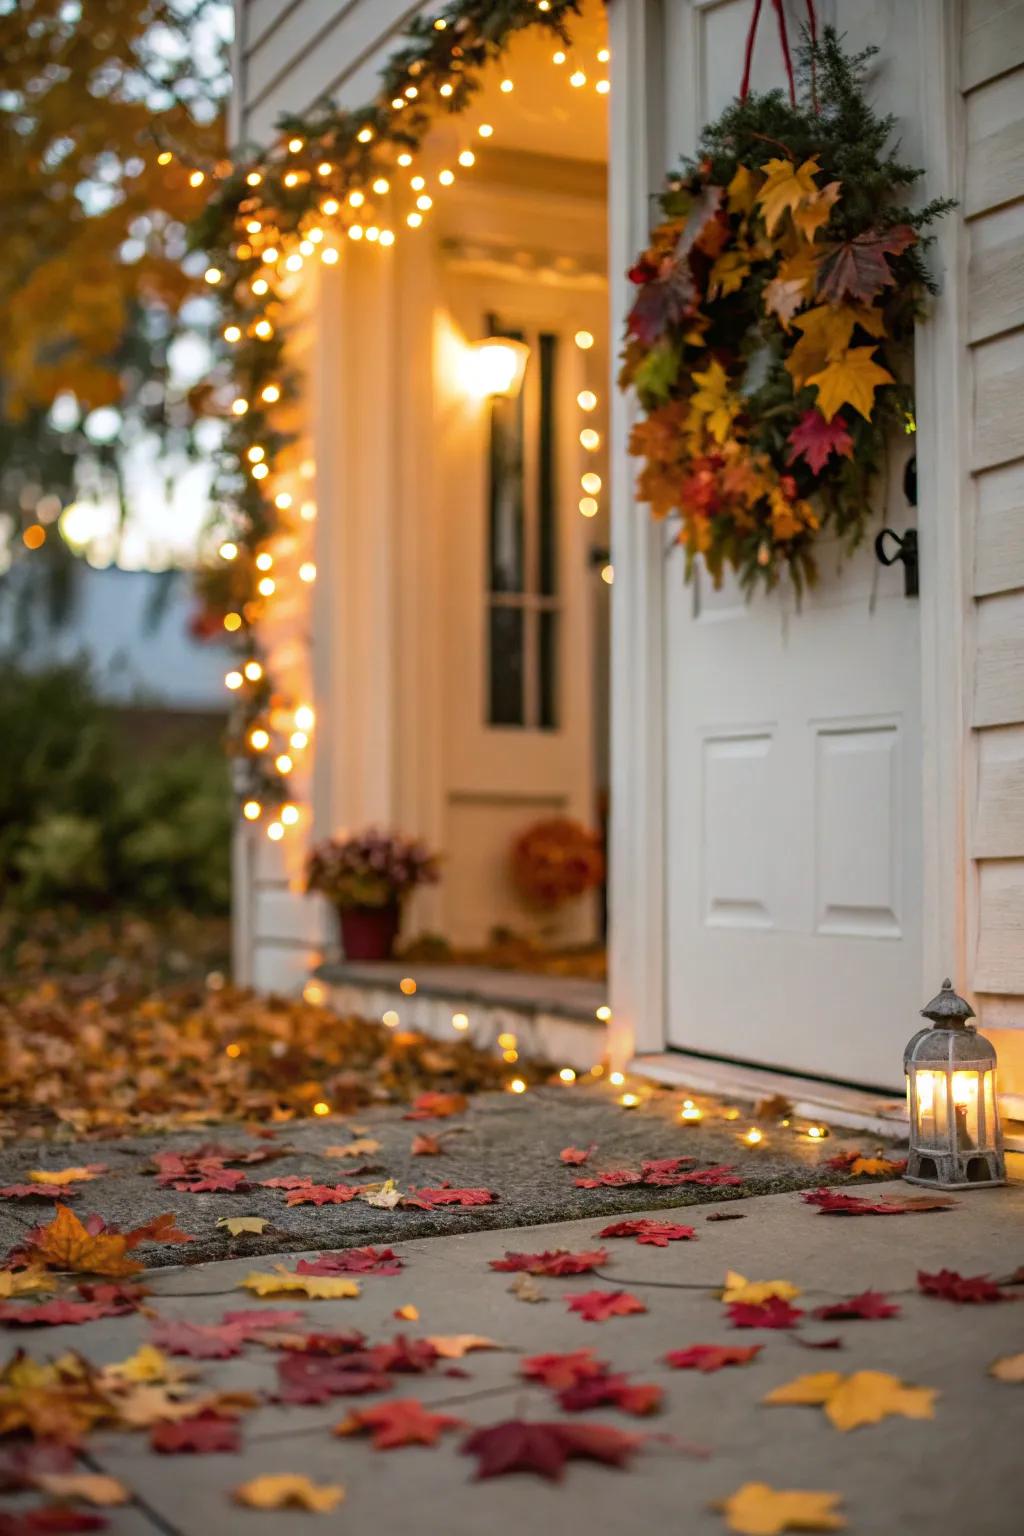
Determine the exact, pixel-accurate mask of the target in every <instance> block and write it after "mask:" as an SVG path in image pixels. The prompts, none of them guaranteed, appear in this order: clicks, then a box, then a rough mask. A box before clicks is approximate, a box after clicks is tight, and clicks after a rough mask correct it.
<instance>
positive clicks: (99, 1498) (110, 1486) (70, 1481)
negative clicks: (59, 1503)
mask: <svg viewBox="0 0 1024 1536" xmlns="http://www.w3.org/2000/svg"><path fill="white" fill-rule="evenodd" d="M32 1483H33V1486H34V1487H36V1488H39V1489H40V1490H41V1491H42V1492H43V1493H49V1494H52V1495H53V1497H54V1498H55V1499H82V1500H84V1502H85V1503H86V1504H98V1505H100V1506H101V1507H103V1508H109V1507H112V1506H113V1505H115V1504H129V1503H130V1502H131V1497H132V1496H131V1494H130V1493H129V1491H128V1489H127V1488H126V1487H125V1485H124V1483H121V1482H119V1481H118V1480H117V1478H116V1477H107V1476H106V1475H105V1474H104V1473H102V1472H81V1473H78V1472H69V1473H67V1474H63V1473H56V1472H51V1473H46V1472H44V1473H37V1474H36V1475H35V1476H34V1477H33V1478H32Z"/></svg>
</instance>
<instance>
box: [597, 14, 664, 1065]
mask: <svg viewBox="0 0 1024 1536" xmlns="http://www.w3.org/2000/svg"><path fill="white" fill-rule="evenodd" d="M608 26H609V43H610V46H611V51H612V65H611V69H612V91H611V98H610V99H611V134H610V150H609V191H608V207H609V224H610V228H609V264H610V292H611V316H610V337H611V339H612V343H613V346H612V348H611V350H612V353H613V355H614V343H615V341H616V340H617V338H618V337H619V336H620V335H621V334H622V328H623V324H624V321H625V316H626V313H627V311H628V308H629V302H630V295H629V286H630V285H629V281H628V279H627V277H626V272H627V271H628V268H629V266H630V264H631V262H632V260H633V255H634V253H635V251H636V250H637V249H639V248H640V247H641V246H642V245H643V243H644V242H645V241H646V239H647V235H648V233H649V222H650V221H649V202H648V199H649V196H650V194H651V193H652V192H653V191H654V190H656V188H657V187H658V186H659V185H660V182H661V177H662V174H663V171H664V163H663V155H664V149H663V144H662V138H661V132H660V129H661V123H662V118H663V101H662V92H661V89H660V83H661V80H662V56H661V41H662V28H661V6H660V4H659V3H657V0H614V3H613V4H611V6H610V7H609V12H608ZM609 387H610V391H611V396H612V413H611V419H612V432H611V440H612V453H611V465H610V477H611V485H612V564H613V566H614V568H615V584H614V586H613V587H612V624H611V718H612V722H613V724H612V742H611V828H610V836H609V843H610V888H609V907H610V913H611V929H610V936H609V969H610V997H611V1007H612V1024H611V1027H610V1030H609V1051H610V1054H611V1056H612V1058H613V1060H614V1061H615V1063H616V1065H621V1064H623V1063H624V1062H625V1061H626V1060H628V1059H629V1057H630V1056H631V1055H632V1054H633V1052H634V1051H637V1050H641V1051H642V1050H652V1049H658V1048H660V1046H661V1044H662V1040H663V1028H664V1013H665V965H664V956H665V939H666V935H665V918H666V907H665V888H664V841H665V839H664V826H665V805H664V746H663V732H664V714H665V704H664V685H663V675H662V674H663V659H664V643H663V633H664V628H663V606H664V605H663V578H662V562H663V559H664V555H663V552H662V540H661V537H660V530H659V529H658V528H657V527H656V526H655V525H654V524H653V523H652V522H651V519H650V517H649V515H648V513H647V509H646V508H644V507H639V506H637V504H636V501H635V498H634V494H633V481H634V476H635V466H634V465H633V463H632V461H631V460H630V459H629V457H628V455H627V452H626V444H627V440H628V438H629V431H630V427H631V424H632V421H633V419H634V414H635V404H634V401H633V398H632V397H631V396H626V395H624V394H623V393H622V392H621V391H620V390H618V389H617V388H616V386H615V383H614V379H613V380H612V381H611V383H610V386H609Z"/></svg>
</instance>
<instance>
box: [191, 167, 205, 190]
mask: <svg viewBox="0 0 1024 1536" xmlns="http://www.w3.org/2000/svg"><path fill="white" fill-rule="evenodd" d="M205 180H206V177H205V176H204V175H203V173H202V171H193V172H192V175H191V176H190V177H189V179H188V184H189V186H190V187H201V186H202V184H203V182H204V181H205Z"/></svg>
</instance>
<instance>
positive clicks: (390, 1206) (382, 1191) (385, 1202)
mask: <svg viewBox="0 0 1024 1536" xmlns="http://www.w3.org/2000/svg"><path fill="white" fill-rule="evenodd" d="M359 1198H360V1200H365V1201H366V1203H367V1205H376V1206H379V1207H380V1208H381V1209H382V1210H385V1211H393V1210H394V1208H395V1206H396V1205H397V1204H398V1202H399V1201H400V1200H401V1199H403V1195H402V1191H401V1190H400V1189H399V1188H398V1185H397V1184H396V1183H395V1181H394V1179H385V1180H384V1183H383V1184H381V1185H380V1186H379V1187H378V1188H373V1187H372V1186H367V1187H366V1188H365V1189H364V1191H363V1193H362V1194H361V1195H360V1197H359Z"/></svg>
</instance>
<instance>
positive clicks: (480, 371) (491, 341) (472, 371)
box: [463, 336, 530, 400]
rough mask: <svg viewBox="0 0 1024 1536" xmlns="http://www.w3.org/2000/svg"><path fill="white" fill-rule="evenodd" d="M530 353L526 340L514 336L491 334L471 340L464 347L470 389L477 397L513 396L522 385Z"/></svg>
mask: <svg viewBox="0 0 1024 1536" xmlns="http://www.w3.org/2000/svg"><path fill="white" fill-rule="evenodd" d="M529 356H530V349H529V347H528V346H527V345H526V343H525V342H524V341H514V340H513V339H512V337H511V336H488V337H486V338H485V339H484V340H483V341H474V342H470V344H469V345H468V346H467V348H466V351H465V365H464V369H463V379H464V383H465V387H466V390H467V393H469V394H471V395H473V396H474V397H475V398H476V399H477V400H493V399H495V398H499V397H500V398H502V399H505V400H514V399H515V397H516V395H518V393H519V391H520V390H521V389H522V387H523V375H524V374H525V372H526V364H527V361H528V359H529Z"/></svg>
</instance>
